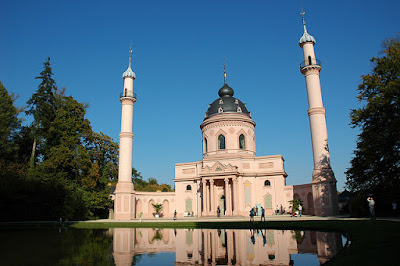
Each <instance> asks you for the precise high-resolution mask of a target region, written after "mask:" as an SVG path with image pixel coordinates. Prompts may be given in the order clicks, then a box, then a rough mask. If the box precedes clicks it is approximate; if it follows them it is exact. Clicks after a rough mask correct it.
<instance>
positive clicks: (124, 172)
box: [114, 49, 136, 220]
mask: <svg viewBox="0 0 400 266" xmlns="http://www.w3.org/2000/svg"><path fill="white" fill-rule="evenodd" d="M131 61H132V49H130V50H129V67H128V69H127V70H126V71H125V72H124V74H123V75H122V78H123V79H124V91H123V92H122V93H121V95H120V100H121V103H122V114H121V133H120V134H119V138H120V141H119V168H118V183H117V187H116V189H115V205H114V219H115V220H131V219H134V218H135V200H136V199H135V191H134V189H133V183H132V140H133V133H132V120H133V105H134V103H135V102H136V94H135V93H134V92H133V80H134V79H135V78H136V75H135V73H134V72H133V71H132V69H131Z"/></svg>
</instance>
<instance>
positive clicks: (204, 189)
mask: <svg viewBox="0 0 400 266" xmlns="http://www.w3.org/2000/svg"><path fill="white" fill-rule="evenodd" d="M201 184H202V186H203V187H202V189H203V190H202V195H201V201H202V204H203V209H202V212H201V216H205V215H206V206H207V205H206V198H207V196H206V194H207V190H206V180H202V181H201Z"/></svg>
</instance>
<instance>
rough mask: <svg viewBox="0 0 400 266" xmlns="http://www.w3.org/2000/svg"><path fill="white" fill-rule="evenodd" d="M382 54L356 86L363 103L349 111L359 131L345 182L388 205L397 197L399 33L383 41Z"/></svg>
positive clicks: (399, 180) (399, 175) (399, 184)
mask: <svg viewBox="0 0 400 266" xmlns="http://www.w3.org/2000/svg"><path fill="white" fill-rule="evenodd" d="M381 54H382V55H383V56H382V57H379V58H375V57H374V58H372V59H371V62H372V65H373V69H372V72H371V73H370V74H368V75H365V76H362V82H361V84H360V85H359V87H358V93H359V94H358V97H357V98H358V99H359V101H360V102H361V103H363V106H362V107H361V108H359V109H356V110H352V112H351V125H352V126H353V127H357V128H359V129H360V130H361V133H360V134H359V135H358V140H357V147H356V150H355V151H354V158H353V159H352V160H351V167H350V168H349V169H348V170H347V172H346V175H347V182H346V184H347V186H348V188H349V189H350V191H353V192H363V193H364V194H374V195H375V196H376V197H378V200H377V204H379V202H381V203H382V204H386V205H387V206H389V205H390V202H391V201H393V200H398V199H399V198H400V34H399V35H397V36H396V37H395V38H391V39H389V40H386V41H384V42H383V51H382V52H381ZM364 201H365V199H364Z"/></svg>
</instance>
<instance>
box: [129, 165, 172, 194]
mask: <svg viewBox="0 0 400 266" xmlns="http://www.w3.org/2000/svg"><path fill="white" fill-rule="evenodd" d="M132 182H133V185H134V186H135V190H136V191H150V192H157V191H162V192H171V191H173V190H172V189H171V186H170V185H167V184H161V185H160V184H158V181H157V179H156V178H154V177H150V178H149V180H148V181H146V180H144V179H143V177H142V175H141V174H140V172H138V171H137V170H136V169H135V168H133V169H132Z"/></svg>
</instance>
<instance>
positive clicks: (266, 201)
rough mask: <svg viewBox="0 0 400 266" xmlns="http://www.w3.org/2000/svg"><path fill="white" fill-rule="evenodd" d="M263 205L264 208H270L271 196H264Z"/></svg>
mask: <svg viewBox="0 0 400 266" xmlns="http://www.w3.org/2000/svg"><path fill="white" fill-rule="evenodd" d="M264 207H265V209H272V196H271V195H269V194H267V195H265V197H264Z"/></svg>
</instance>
